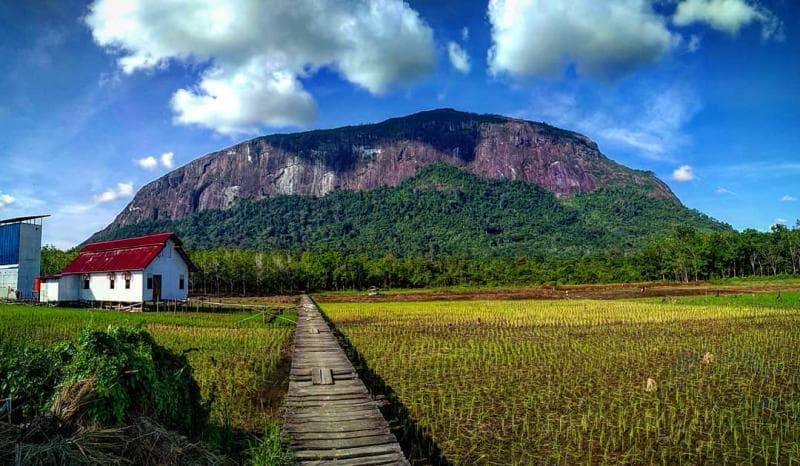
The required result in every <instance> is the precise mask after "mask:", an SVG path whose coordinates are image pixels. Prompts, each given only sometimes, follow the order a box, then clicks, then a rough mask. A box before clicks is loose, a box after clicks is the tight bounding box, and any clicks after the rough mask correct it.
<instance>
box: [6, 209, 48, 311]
mask: <svg viewBox="0 0 800 466" xmlns="http://www.w3.org/2000/svg"><path fill="white" fill-rule="evenodd" d="M45 217H48V215H35V216H30V217H17V218H9V219H7V220H0V299H33V298H34V292H38V290H34V285H35V282H36V277H37V276H38V275H39V270H40V267H41V250H42V219H43V218H45Z"/></svg>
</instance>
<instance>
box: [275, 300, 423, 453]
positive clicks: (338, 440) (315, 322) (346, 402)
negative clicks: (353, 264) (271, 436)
mask: <svg viewBox="0 0 800 466" xmlns="http://www.w3.org/2000/svg"><path fill="white" fill-rule="evenodd" d="M284 416H285V417H284V433H285V435H286V440H287V442H288V444H289V446H290V447H291V449H292V450H293V451H294V455H295V460H296V461H297V463H298V464H301V465H312V464H313V465H321V464H339V465H388V464H401V465H409V464H410V463H409V462H408V460H406V458H405V456H404V455H403V451H402V450H401V449H400V444H398V443H397V439H396V438H395V436H394V435H393V434H392V433H391V431H390V430H389V424H388V423H387V422H386V420H385V419H384V418H383V415H381V412H380V411H379V410H378V405H377V403H376V402H375V401H373V400H372V399H371V398H370V395H369V392H368V391H367V388H366V387H365V386H364V383H363V382H362V381H361V379H360V378H359V377H358V375H357V374H356V371H355V369H354V368H353V365H352V364H350V361H349V360H348V359H347V356H346V355H345V354H344V351H342V348H341V347H340V346H339V344H338V342H337V341H336V338H335V337H334V335H333V333H332V332H331V329H330V327H328V324H327V323H326V322H325V320H324V319H323V318H322V315H321V314H320V312H319V309H318V308H317V306H316V304H314V302H313V301H312V300H311V298H309V297H308V296H306V295H303V296H302V297H301V298H300V305H299V306H298V308H297V327H296V328H295V335H294V352H293V355H292V369H291V373H290V376H289V395H288V397H287V401H286V410H285V415H284Z"/></svg>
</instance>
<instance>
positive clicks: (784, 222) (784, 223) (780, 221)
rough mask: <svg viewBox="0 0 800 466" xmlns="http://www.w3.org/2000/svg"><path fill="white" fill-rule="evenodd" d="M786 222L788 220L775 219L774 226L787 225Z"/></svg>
mask: <svg viewBox="0 0 800 466" xmlns="http://www.w3.org/2000/svg"><path fill="white" fill-rule="evenodd" d="M786 222H787V220H786V219H785V218H776V219H775V223H774V224H773V226H775V225H786Z"/></svg>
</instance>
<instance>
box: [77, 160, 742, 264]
mask: <svg viewBox="0 0 800 466" xmlns="http://www.w3.org/2000/svg"><path fill="white" fill-rule="evenodd" d="M674 225H684V226H693V227H695V228H697V229H699V230H720V229H727V228H729V227H727V226H725V225H722V224H720V223H718V222H716V221H714V220H713V219H711V218H709V217H707V216H705V215H703V214H700V213H698V212H696V211H693V210H690V209H687V208H686V207H684V206H682V205H681V204H680V203H679V202H677V201H676V200H675V199H674V198H673V197H671V196H669V197H666V196H648V195H643V194H642V192H641V187H639V186H637V185H633V186H625V185H621V186H609V187H605V188H598V189H595V190H593V191H590V192H586V193H578V194H575V195H573V196H572V197H569V198H567V199H559V198H558V197H557V196H556V194H554V193H553V192H551V191H549V190H546V189H544V188H542V187H539V186H538V185H536V184H534V183H530V182H526V181H519V180H517V181H511V180H507V179H486V178H483V177H480V176H477V175H475V174H473V173H471V172H469V171H467V170H466V169H463V168H457V167H454V166H451V165H448V164H444V163H436V164H433V165H429V166H427V167H425V168H422V169H420V170H419V171H418V172H417V174H416V175H415V176H413V177H411V178H408V179H405V180H404V181H402V182H400V183H399V184H398V185H397V186H381V187H377V188H375V189H371V190H359V191H355V190H344V189H337V190H334V191H332V192H330V193H328V194H327V195H325V196H322V197H316V196H301V195H279V196H272V197H267V198H264V199H260V200H252V199H239V200H237V201H236V202H235V203H233V204H232V205H231V206H230V207H229V208H227V209H215V210H210V209H209V210H202V211H198V212H195V213H192V214H189V215H187V216H184V217H182V218H180V219H176V220H168V219H165V220H145V221H140V222H138V223H135V224H132V225H125V226H121V227H115V228H110V229H107V230H105V231H104V232H101V233H98V234H96V235H95V236H94V237H93V238H92V239H93V240H97V239H107V238H117V237H125V236H131V235H138V234H145V233H150V232H154V231H164V230H172V231H175V232H177V233H178V234H179V235H180V237H181V238H182V239H183V241H184V243H185V244H186V246H187V247H188V248H190V249H206V248H212V247H219V246H227V247H240V248H246V249H259V250H287V251H318V252H324V251H338V252H341V253H343V254H363V255H368V256H372V257H380V256H383V255H385V254H392V255H395V256H397V257H403V256H420V255H423V256H428V255H430V256H440V255H443V256H458V257H474V258H480V257H491V256H504V257H513V256H518V255H526V256H530V257H575V256H580V255H586V254H596V253H599V252H602V251H604V250H606V249H608V248H613V249H615V250H622V251H630V250H636V249H639V248H640V247H642V246H643V245H644V244H645V243H646V241H647V239H648V238H649V237H651V236H653V235H664V234H667V233H669V232H670V231H671V229H672V227H673V226H674Z"/></svg>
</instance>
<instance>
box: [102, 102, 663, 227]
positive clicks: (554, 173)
mask: <svg viewBox="0 0 800 466" xmlns="http://www.w3.org/2000/svg"><path fill="white" fill-rule="evenodd" d="M436 162H443V163H446V164H450V165H453V166H456V167H460V168H463V169H465V170H468V171H470V172H472V173H474V174H476V175H478V176H481V177H484V178H505V179H509V180H524V181H527V182H531V183H535V184H537V185H539V186H541V187H543V188H545V189H547V190H549V191H551V192H553V193H554V194H555V195H556V196H558V197H560V198H565V197H570V196H572V195H574V194H577V193H585V192H591V191H594V190H596V189H598V188H602V187H623V186H624V187H636V188H637V189H639V190H640V191H641V193H642V195H643V196H648V197H654V198H660V199H668V200H673V201H674V202H675V203H676V204H679V201H678V200H677V199H676V198H675V196H674V194H673V193H672V192H671V191H670V189H669V187H667V185H666V184H664V183H663V182H662V181H661V180H659V179H658V178H657V177H656V176H655V175H654V174H652V173H650V172H642V171H636V170H631V169H629V168H627V167H624V166H622V165H619V164H617V163H615V162H613V161H612V160H609V159H608V158H606V157H605V156H604V155H603V154H602V153H600V151H599V150H598V148H597V145H596V144H595V143H594V142H592V141H591V140H589V139H588V138H586V137H585V136H582V135H580V134H577V133H573V132H570V131H565V130H562V129H558V128H554V127H552V126H549V125H546V124H543V123H534V122H529V121H523V120H518V119H512V118H507V117H502V116H495V115H477V114H471V113H463V112H458V111H455V110H451V109H441V110H432V111H427V112H421V113H417V114H413V115H409V116H406V117H401V118H393V119H390V120H386V121H384V122H382V123H377V124H371V125H360V126H347V127H343V128H337V129H330V130H319V131H310V132H303V133H294V134H276V135H271V136H264V137H259V138H256V139H252V140H249V141H245V142H242V143H240V144H237V145H235V146H232V147H229V148H227V149H224V150H221V151H218V152H213V153H210V154H207V155H205V156H203V157H200V158H198V159H196V160H194V161H192V162H190V163H188V164H186V165H184V166H183V167H180V168H178V169H176V170H174V171H172V172H170V173H168V174H166V175H164V176H162V177H161V178H159V179H157V180H155V181H153V182H151V183H149V184H147V185H146V186H144V187H142V189H141V190H139V192H138V193H137V194H136V196H135V197H134V198H133V200H132V201H131V202H130V204H128V206H127V207H126V208H125V210H123V211H122V212H121V213H120V214H119V215H118V216H117V218H116V219H115V220H114V222H113V223H112V224H111V225H109V227H108V228H113V227H118V226H124V225H131V224H135V223H138V222H141V221H148V220H177V219H180V218H183V217H185V216H187V215H190V214H192V213H194V212H197V211H201V210H207V209H226V208H229V207H231V206H233V205H234V204H235V202H236V200H237V199H239V198H249V199H261V198H265V197H272V196H277V195H283V194H297V195H302V196H324V195H325V194H327V193H329V192H331V191H332V190H336V189H342V190H368V189H373V188H376V187H379V186H384V185H390V186H395V185H398V184H399V183H400V182H401V181H403V180H404V179H406V178H409V177H411V176H413V175H414V174H415V173H416V172H417V170H418V169H419V168H421V167H425V166H428V165H431V164H433V163H436Z"/></svg>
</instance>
